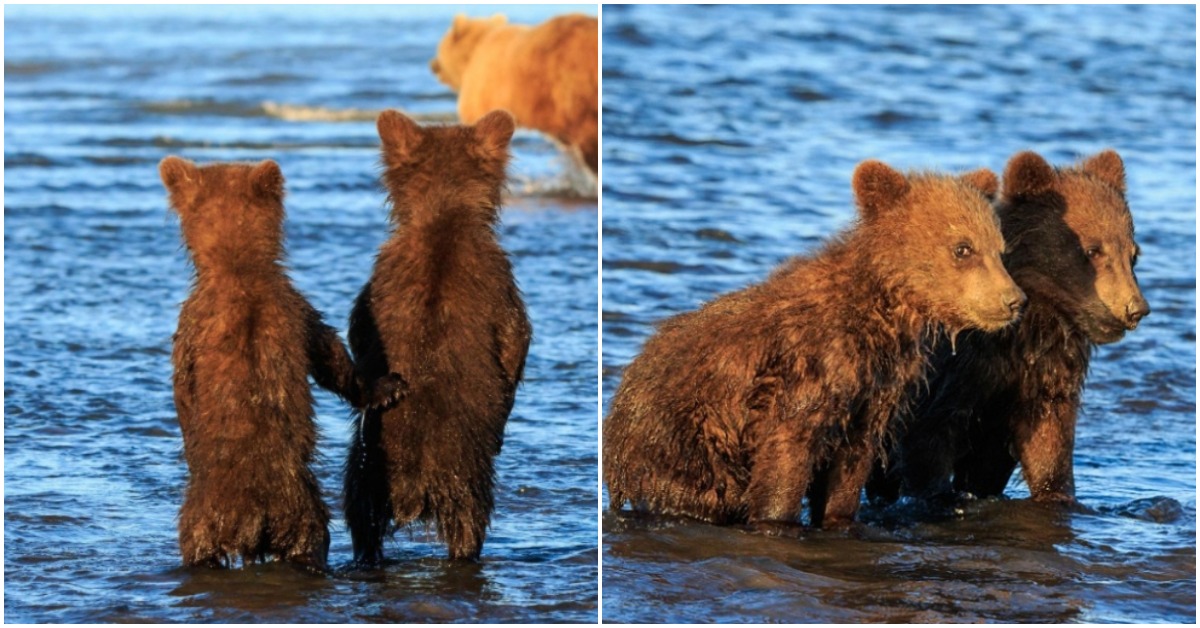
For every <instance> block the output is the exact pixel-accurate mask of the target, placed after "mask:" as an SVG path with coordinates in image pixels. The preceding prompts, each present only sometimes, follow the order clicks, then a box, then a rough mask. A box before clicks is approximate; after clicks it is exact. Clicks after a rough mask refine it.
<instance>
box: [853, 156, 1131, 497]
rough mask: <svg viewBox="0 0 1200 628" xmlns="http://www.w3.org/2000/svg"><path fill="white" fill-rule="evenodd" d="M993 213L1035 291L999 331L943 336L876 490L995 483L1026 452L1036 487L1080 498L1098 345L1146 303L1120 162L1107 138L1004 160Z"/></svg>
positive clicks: (1015, 269)
mask: <svg viewBox="0 0 1200 628" xmlns="http://www.w3.org/2000/svg"><path fill="white" fill-rule="evenodd" d="M997 213H998V214H999V216H1000V221H1001V224H1002V227H1003V231H1004V238H1005V240H1006V241H1007V242H1008V246H1009V252H1008V254H1006V255H1005V257H1004V263H1005V266H1006V267H1007V268H1008V271H1009V272H1010V273H1011V274H1012V277H1013V279H1014V280H1016V282H1017V284H1018V285H1019V286H1021V288H1022V289H1023V290H1024V291H1025V293H1026V294H1028V295H1029V306H1028V308H1027V311H1026V313H1025V316H1024V317H1023V318H1022V320H1021V321H1020V322H1019V323H1018V324H1016V325H1014V326H1012V327H1008V328H1005V329H1004V330H1002V331H1001V332H1000V333H996V334H983V333H969V334H966V335H965V336H964V337H963V338H962V340H961V341H960V342H959V344H958V348H957V352H955V351H953V350H952V349H951V347H949V346H942V347H940V349H939V350H938V352H937V356H936V358H935V365H936V366H935V370H936V373H937V375H936V377H934V378H933V380H932V382H931V385H930V386H929V388H928V390H927V391H922V394H920V395H919V396H918V398H917V399H916V401H915V405H914V406H913V407H914V412H913V416H912V417H911V418H910V419H909V420H908V421H907V423H908V424H909V425H908V429H907V432H906V433H905V434H904V435H903V437H902V438H901V440H900V442H899V444H898V445H897V446H896V448H895V449H896V450H895V452H894V453H893V455H892V456H891V459H890V462H891V464H890V466H889V469H888V472H887V473H886V474H884V473H883V472H882V471H879V472H877V473H876V477H875V479H873V481H872V483H871V486H870V487H869V489H868V492H869V493H870V494H871V495H872V496H873V497H880V498H884V499H886V500H894V499H896V498H897V497H898V496H899V495H901V494H905V495H911V496H915V497H925V498H928V497H935V496H943V495H948V494H950V493H952V492H953V491H962V492H967V493H972V494H974V495H977V496H981V497H986V496H992V495H999V494H1000V493H1002V492H1003V491H1004V487H1005V486H1006V485H1007V484H1008V480H1009V477H1010V476H1011V475H1012V472H1013V470H1014V469H1015V467H1016V465H1017V463H1018V462H1019V463H1020V465H1021V471H1022V474H1023V475H1024V479H1025V483H1026V484H1027V485H1028V486H1029V491H1030V493H1031V495H1032V496H1033V498H1034V499H1035V500H1039V501H1066V502H1070V501H1074V498H1075V479H1074V472H1073V468H1072V458H1073V455H1074V443H1075V415H1076V413H1077V412H1078V410H1079V400H1080V395H1081V393H1082V391H1083V385H1084V378H1085V376H1086V374H1087V368H1088V359H1089V356H1090V354H1091V352H1092V350H1093V349H1094V348H1095V346H1096V345H1098V344H1105V343H1109V342H1115V341H1117V340H1119V339H1120V338H1121V337H1123V336H1124V334H1125V331H1126V330H1131V329H1134V328H1135V327H1137V325H1138V322H1139V321H1141V319H1142V318H1144V317H1145V316H1146V315H1147V314H1149V313H1150V306H1149V305H1148V304H1147V303H1146V300H1145V299H1144V298H1143V297H1142V293H1141V291H1140V290H1139V288H1138V284H1137V278H1136V277H1135V275H1134V271H1133V267H1134V264H1135V263H1136V262H1137V255H1138V246H1137V244H1136V243H1134V239H1133V218H1132V216H1131V215H1130V213H1129V207H1128V206H1127V205H1126V203H1125V171H1124V166H1123V164H1122V162H1121V158H1120V156H1118V155H1117V153H1115V152H1113V151H1111V150H1109V151H1104V152H1101V153H1099V154H1097V155H1094V156H1092V157H1090V158H1088V159H1086V160H1084V161H1083V162H1081V163H1080V164H1078V165H1076V166H1074V167H1071V168H1061V169H1057V170H1055V169H1053V168H1051V167H1050V165H1049V164H1047V163H1046V161H1045V160H1044V159H1042V158H1041V157H1040V156H1038V155H1037V154H1035V153H1031V152H1024V153H1020V154H1018V155H1016V156H1014V157H1013V158H1012V160H1010V161H1009V163H1008V167H1007V169H1006V170H1005V173H1004V191H1003V195H1002V198H1001V199H1000V201H999V203H998V205H997Z"/></svg>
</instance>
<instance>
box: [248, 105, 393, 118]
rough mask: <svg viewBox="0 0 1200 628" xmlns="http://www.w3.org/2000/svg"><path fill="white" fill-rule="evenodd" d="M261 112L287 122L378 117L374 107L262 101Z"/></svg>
mask: <svg viewBox="0 0 1200 628" xmlns="http://www.w3.org/2000/svg"><path fill="white" fill-rule="evenodd" d="M262 109H263V112H264V113H266V115H268V116H270V117H272V118H279V119H280V120H287V121H289V122H373V121H374V120H375V118H377V117H379V111H378V110H374V109H329V108H327V107H315V106H308V105H289V104H285V103H275V102H270V101H267V102H264V103H263V104H262Z"/></svg>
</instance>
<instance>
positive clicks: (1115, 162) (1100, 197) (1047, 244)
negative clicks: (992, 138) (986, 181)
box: [997, 150, 1150, 344]
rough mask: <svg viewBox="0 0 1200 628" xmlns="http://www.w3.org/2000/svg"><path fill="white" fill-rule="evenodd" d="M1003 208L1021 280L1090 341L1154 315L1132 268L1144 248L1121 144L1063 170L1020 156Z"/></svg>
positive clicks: (1109, 338)
mask: <svg viewBox="0 0 1200 628" xmlns="http://www.w3.org/2000/svg"><path fill="white" fill-rule="evenodd" d="M997 212H998V213H999V215H1000V220H1001V223H1002V224H1003V226H1004V235H1005V239H1006V240H1007V241H1008V242H1009V248H1010V253H1009V254H1008V255H1007V256H1006V258H1005V263H1006V264H1007V265H1008V267H1009V270H1010V271H1011V272H1012V274H1013V277H1014V278H1015V279H1016V280H1017V283H1018V284H1020V285H1021V287H1022V288H1024V289H1025V291H1026V292H1028V293H1029V295H1030V297H1031V298H1034V299H1036V300H1037V301H1038V302H1040V303H1046V304H1048V305H1050V306H1051V307H1054V308H1056V309H1057V310H1059V311H1061V312H1063V313H1064V314H1065V315H1066V316H1068V317H1069V318H1070V319H1071V320H1072V321H1074V323H1075V324H1076V325H1077V326H1078V327H1079V328H1080V329H1082V330H1083V331H1084V333H1086V334H1087V336H1088V338H1089V339H1090V340H1092V342H1095V343H1098V344H1104V343H1109V342H1115V341H1117V340H1120V339H1121V338H1122V337H1123V336H1124V335H1125V332H1126V331H1128V330H1132V329H1134V328H1136V327H1137V325H1138V323H1139V322H1140V321H1141V320H1142V319H1143V318H1145V317H1146V316H1147V315H1149V314H1150V305H1149V304H1148V303H1147V302H1146V299H1145V298H1144V297H1143V296H1142V291H1141V289H1140V288H1139V287H1138V282H1137V275H1136V274H1135V273H1134V267H1135V266H1136V265H1137V259H1138V254H1139V252H1140V248H1139V247H1138V245H1137V243H1136V242H1135V241H1134V239H1133V216H1132V215H1131V214H1130V213H1129V206H1128V205H1127V204H1126V202H1125V165H1124V163H1123V162H1122V161H1121V157H1120V155H1118V154H1117V153H1116V152H1115V151H1112V150H1105V151H1102V152H1100V153H1097V154H1095V155H1093V156H1091V157H1088V158H1086V159H1084V160H1082V161H1081V162H1079V163H1078V164H1076V165H1074V166H1072V167H1070V168H1059V169H1055V168H1053V167H1051V166H1050V164H1049V163H1047V162H1046V160H1045V159H1043V158H1042V157H1041V156H1040V155H1038V154H1037V153H1034V152H1030V151H1026V152H1022V153H1018V154H1017V155H1014V156H1013V157H1012V159H1010V160H1009V162H1008V165H1007V167H1006V168H1005V170H1004V188H1003V191H1002V193H1001V198H1000V202H999V204H998V207H997Z"/></svg>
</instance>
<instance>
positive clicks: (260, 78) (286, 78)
mask: <svg viewBox="0 0 1200 628" xmlns="http://www.w3.org/2000/svg"><path fill="white" fill-rule="evenodd" d="M304 80H305V79H304V77H303V76H300V75H298V74H287V73H284V72H268V73H266V74H259V75H257V76H235V77H232V78H227V79H223V80H221V81H219V82H218V84H219V85H234V86H242V85H282V84H285V83H299V82H302V81H304Z"/></svg>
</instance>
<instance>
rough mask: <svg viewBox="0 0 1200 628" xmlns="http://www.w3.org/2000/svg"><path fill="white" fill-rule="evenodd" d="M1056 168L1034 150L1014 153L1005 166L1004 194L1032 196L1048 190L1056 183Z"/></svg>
mask: <svg viewBox="0 0 1200 628" xmlns="http://www.w3.org/2000/svg"><path fill="white" fill-rule="evenodd" d="M1055 176H1056V175H1055V174H1054V168H1052V167H1050V164H1049V163H1047V162H1046V160H1045V159H1042V156H1041V155H1039V154H1037V153H1035V152H1033V151H1029V150H1027V151H1023V152H1020V153H1017V154H1016V155H1013V157H1012V159H1009V160H1008V165H1007V166H1005V167H1004V196H1005V197H1007V198H1014V197H1018V196H1032V195H1035V194H1041V193H1042V192H1046V191H1048V190H1049V189H1050V188H1051V187H1052V186H1053V185H1054V178H1055Z"/></svg>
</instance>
